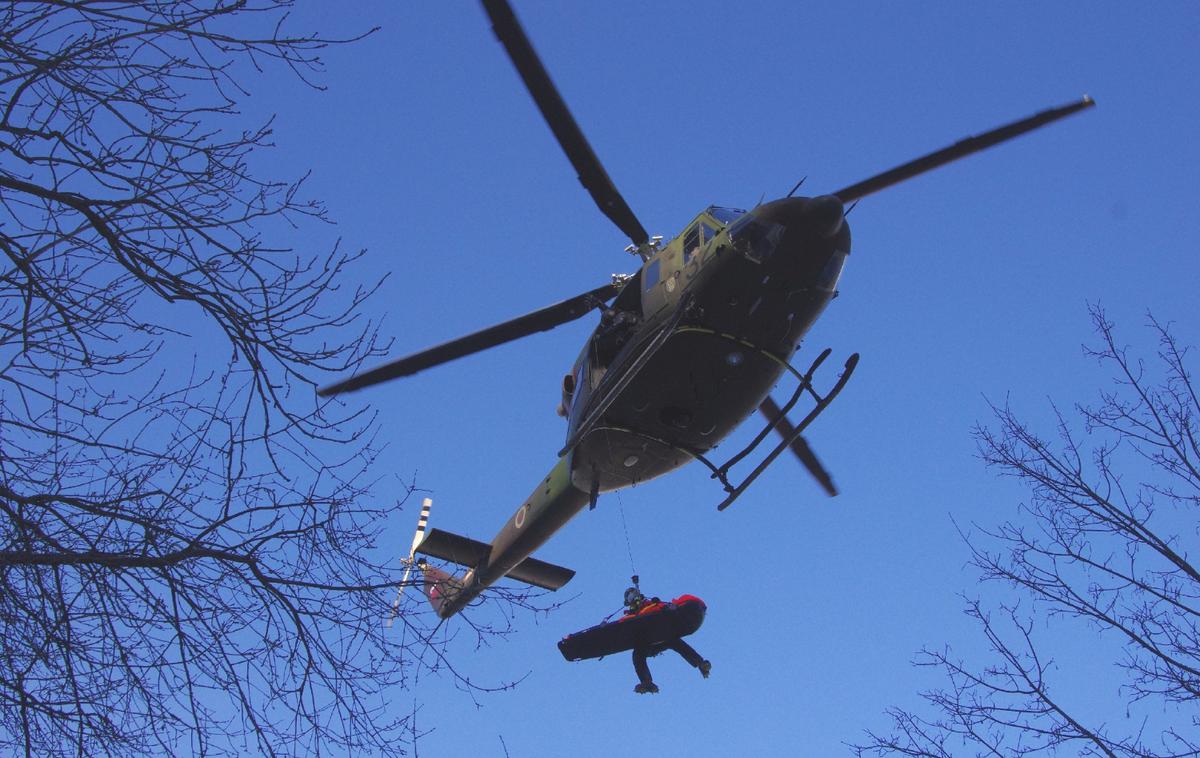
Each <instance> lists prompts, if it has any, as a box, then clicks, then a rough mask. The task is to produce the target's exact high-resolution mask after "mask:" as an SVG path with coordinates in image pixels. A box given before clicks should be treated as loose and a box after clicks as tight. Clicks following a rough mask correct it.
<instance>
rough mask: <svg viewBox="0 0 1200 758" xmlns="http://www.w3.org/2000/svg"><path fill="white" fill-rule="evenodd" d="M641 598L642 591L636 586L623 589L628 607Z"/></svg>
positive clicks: (635, 603)
mask: <svg viewBox="0 0 1200 758" xmlns="http://www.w3.org/2000/svg"><path fill="white" fill-rule="evenodd" d="M641 599H642V593H641V592H640V591H639V590H638V588H637V587H630V588H629V589H627V590H625V605H628V606H630V607H632V606H635V605H637V604H638V603H639V602H640V601H641Z"/></svg>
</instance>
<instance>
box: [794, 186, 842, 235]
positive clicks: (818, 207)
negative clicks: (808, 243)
mask: <svg viewBox="0 0 1200 758" xmlns="http://www.w3.org/2000/svg"><path fill="white" fill-rule="evenodd" d="M804 216H805V223H806V224H807V225H808V227H809V228H810V229H812V230H813V231H815V232H816V233H817V234H819V235H821V236H822V237H824V238H826V239H828V238H830V237H832V236H833V235H835V234H837V233H838V231H839V230H841V228H842V220H843V219H844V218H845V217H846V209H845V207H844V206H843V205H842V201H841V200H839V199H838V198H837V197H836V196H834V195H821V196H820V197H814V198H812V199H810V200H809V201H808V205H807V207H805V209H804Z"/></svg>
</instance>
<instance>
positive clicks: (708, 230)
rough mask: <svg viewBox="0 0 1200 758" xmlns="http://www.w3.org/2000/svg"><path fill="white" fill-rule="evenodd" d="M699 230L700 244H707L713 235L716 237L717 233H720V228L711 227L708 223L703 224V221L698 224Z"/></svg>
mask: <svg viewBox="0 0 1200 758" xmlns="http://www.w3.org/2000/svg"><path fill="white" fill-rule="evenodd" d="M700 231H701V238H700V244H701V245H707V244H708V243H709V242H710V241H711V240H712V238H713V237H716V236H717V235H718V234H720V233H721V230H720V229H714V228H713V227H711V226H709V225H708V224H705V223H703V222H701V224H700Z"/></svg>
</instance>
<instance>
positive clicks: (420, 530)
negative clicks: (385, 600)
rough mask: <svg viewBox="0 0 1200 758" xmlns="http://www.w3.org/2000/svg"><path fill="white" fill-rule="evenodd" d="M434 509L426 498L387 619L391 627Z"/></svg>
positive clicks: (430, 501)
mask: <svg viewBox="0 0 1200 758" xmlns="http://www.w3.org/2000/svg"><path fill="white" fill-rule="evenodd" d="M432 509H433V499H432V498H428V497H427V498H425V499H424V500H423V501H422V502H421V516H420V518H418V519H417V532H416V534H414V535H413V541H412V547H411V548H409V551H408V557H407V558H405V559H404V576H403V577H401V578H400V586H399V587H398V588H397V589H396V599H395V600H393V601H392V615H390V616H388V620H387V626H388V628H389V629H391V628H392V624H393V623H394V622H395V621H396V616H398V615H399V614H400V600H401V599H402V598H403V597H404V588H405V587H407V586H408V577H409V575H411V574H412V570H413V557H414V556H416V554H417V548H418V547H420V546H421V541H422V540H424V539H425V527H426V526H427V525H428V524H429V511H430V510H432Z"/></svg>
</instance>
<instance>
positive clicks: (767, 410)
mask: <svg viewBox="0 0 1200 758" xmlns="http://www.w3.org/2000/svg"><path fill="white" fill-rule="evenodd" d="M758 410H759V412H760V413H762V415H764V416H766V417H767V420H768V421H775V420H776V419H779V420H778V421H777V422H776V423H775V431H777V432H779V434H780V435H781V436H782V437H783V438H784V439H787V438H788V437H790V436H792V434H793V433H794V432H795V431H796V427H794V426H792V422H791V421H789V420H788V417H787V416H786V415H784V413H783V410H782V409H781V408H780V407H779V405H777V404H776V403H775V401H774V400H772V399H771V396H770V395H768V396H767V398H766V399H765V400H763V401H762V404H761V405H759V406H758ZM791 449H792V452H793V453H795V455H796V457H797V458H799V459H800V463H801V465H803V466H804V468H806V469H808V473H810V474H812V476H813V478H814V479H816V480H817V483H818V484H820V485H821V488H822V489H824V490H825V491H826V492H827V493H829V496H830V497H833V496H836V495H837V493H838V491H837V487H835V486H834V484H833V477H831V476H830V475H829V472H828V471H826V470H825V467H824V466H822V465H821V461H819V460H817V456H816V454H815V453H814V452H813V451H812V448H811V447H809V446H808V443H807V442H805V440H804V438H803V437H797V438H795V439H794V440H792V444H791Z"/></svg>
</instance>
